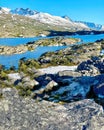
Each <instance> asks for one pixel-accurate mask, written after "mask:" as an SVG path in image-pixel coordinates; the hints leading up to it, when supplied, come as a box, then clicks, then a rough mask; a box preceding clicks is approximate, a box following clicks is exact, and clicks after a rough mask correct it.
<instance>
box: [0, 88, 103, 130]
mask: <svg viewBox="0 0 104 130" xmlns="http://www.w3.org/2000/svg"><path fill="white" fill-rule="evenodd" d="M3 96H5V98H3V99H2V100H0V130H6V129H8V130H17V129H19V130H69V129H70V130H104V112H103V108H102V107H101V106H100V105H98V104H96V103H95V102H94V101H93V100H89V99H85V100H81V101H78V102H73V103H68V104H64V105H62V104H61V103H60V104H58V103H54V102H47V101H44V100H43V101H41V102H40V101H36V100H33V99H30V98H21V97H19V96H18V95H17V94H15V91H14V90H12V89H10V90H5V91H3Z"/></svg>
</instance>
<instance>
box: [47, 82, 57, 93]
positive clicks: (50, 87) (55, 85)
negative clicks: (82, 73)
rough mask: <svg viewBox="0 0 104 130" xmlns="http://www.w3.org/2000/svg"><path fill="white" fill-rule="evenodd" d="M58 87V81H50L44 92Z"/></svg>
mask: <svg viewBox="0 0 104 130" xmlns="http://www.w3.org/2000/svg"><path fill="white" fill-rule="evenodd" d="M57 88H58V83H56V82H55V81H53V80H52V81H50V82H49V83H48V84H47V86H46V87H45V92H48V91H52V90H55V89H57Z"/></svg>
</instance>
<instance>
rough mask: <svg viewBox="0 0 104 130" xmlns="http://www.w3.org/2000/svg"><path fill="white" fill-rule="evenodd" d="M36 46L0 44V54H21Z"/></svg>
mask: <svg viewBox="0 0 104 130" xmlns="http://www.w3.org/2000/svg"><path fill="white" fill-rule="evenodd" d="M35 48H36V46H35V45H32V46H31V45H19V46H0V55H12V54H21V53H25V52H26V51H28V50H29V51H31V50H34V49H35Z"/></svg>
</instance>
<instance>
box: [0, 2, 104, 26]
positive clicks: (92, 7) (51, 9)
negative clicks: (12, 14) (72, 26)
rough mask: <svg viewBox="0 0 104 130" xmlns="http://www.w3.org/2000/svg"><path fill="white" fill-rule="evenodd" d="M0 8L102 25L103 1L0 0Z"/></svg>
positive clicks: (103, 17)
mask: <svg viewBox="0 0 104 130" xmlns="http://www.w3.org/2000/svg"><path fill="white" fill-rule="evenodd" d="M0 7H8V8H11V9H15V8H20V7H22V8H30V9H32V10H36V11H39V12H47V13H50V14H52V15H57V16H64V15H67V16H69V17H70V18H71V19H72V20H77V21H87V22H94V23H97V24H103V25H104V0H0Z"/></svg>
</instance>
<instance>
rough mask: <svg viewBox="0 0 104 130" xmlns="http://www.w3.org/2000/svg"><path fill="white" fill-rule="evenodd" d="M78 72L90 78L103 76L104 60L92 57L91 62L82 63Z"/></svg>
mask: <svg viewBox="0 0 104 130" xmlns="http://www.w3.org/2000/svg"><path fill="white" fill-rule="evenodd" d="M77 70H78V71H80V72H81V73H82V74H84V75H89V76H96V75H99V74H100V73H101V74H102V73H104V58H100V57H92V58H91V59H90V60H87V61H84V62H82V63H81V64H80V65H79V66H78V68H77Z"/></svg>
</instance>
